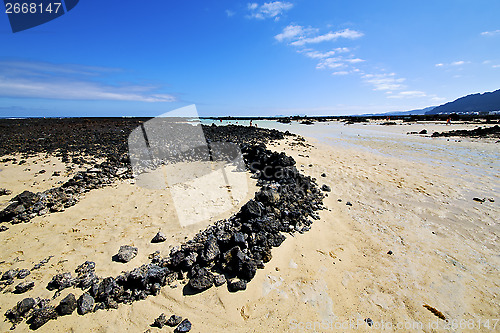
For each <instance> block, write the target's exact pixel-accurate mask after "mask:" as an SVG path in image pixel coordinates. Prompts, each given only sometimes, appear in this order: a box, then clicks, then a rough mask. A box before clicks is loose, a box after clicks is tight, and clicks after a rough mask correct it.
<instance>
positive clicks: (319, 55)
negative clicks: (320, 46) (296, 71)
mask: <svg viewBox="0 0 500 333" xmlns="http://www.w3.org/2000/svg"><path fill="white" fill-rule="evenodd" d="M349 51H350V50H349V49H348V48H347V47H338V48H336V49H333V50H331V51H327V52H320V51H316V50H313V49H305V50H299V51H297V52H299V53H303V54H304V55H305V56H306V57H308V58H312V59H324V58H329V57H332V56H334V55H335V54H338V53H345V52H349Z"/></svg>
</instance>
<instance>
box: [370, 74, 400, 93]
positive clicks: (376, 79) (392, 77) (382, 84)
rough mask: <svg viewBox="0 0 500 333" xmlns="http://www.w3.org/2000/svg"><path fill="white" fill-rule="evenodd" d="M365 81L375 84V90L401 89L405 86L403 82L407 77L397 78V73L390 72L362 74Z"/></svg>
mask: <svg viewBox="0 0 500 333" xmlns="http://www.w3.org/2000/svg"><path fill="white" fill-rule="evenodd" d="M362 78H363V79H364V80H365V82H367V83H369V84H371V85H373V87H374V89H373V90H389V91H392V90H400V89H403V88H404V87H405V86H404V85H403V84H402V83H403V82H404V81H405V79H404V78H397V77H396V74H395V73H388V74H385V73H384V74H365V75H363V76H362Z"/></svg>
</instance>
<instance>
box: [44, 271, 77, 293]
mask: <svg viewBox="0 0 500 333" xmlns="http://www.w3.org/2000/svg"><path fill="white" fill-rule="evenodd" d="M76 282H77V280H76V279H75V278H74V277H72V276H71V273H61V274H57V275H56V276H54V277H53V278H52V280H51V281H50V282H49V283H48V284H47V289H48V290H63V289H66V288H69V287H72V286H74V285H75V284H76Z"/></svg>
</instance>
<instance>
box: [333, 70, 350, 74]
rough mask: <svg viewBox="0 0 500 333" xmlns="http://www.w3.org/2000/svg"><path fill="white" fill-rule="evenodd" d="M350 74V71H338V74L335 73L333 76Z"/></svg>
mask: <svg viewBox="0 0 500 333" xmlns="http://www.w3.org/2000/svg"><path fill="white" fill-rule="evenodd" d="M348 74H350V72H348V71H338V72H333V73H332V75H348Z"/></svg>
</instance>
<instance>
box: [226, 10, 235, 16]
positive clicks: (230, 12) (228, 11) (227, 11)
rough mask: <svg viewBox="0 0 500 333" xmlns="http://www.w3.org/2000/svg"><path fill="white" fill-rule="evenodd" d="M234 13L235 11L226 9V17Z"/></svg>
mask: <svg viewBox="0 0 500 333" xmlns="http://www.w3.org/2000/svg"><path fill="white" fill-rule="evenodd" d="M235 14H236V13H235V12H233V11H232V10H229V9H226V15H227V17H232V16H234V15H235Z"/></svg>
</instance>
